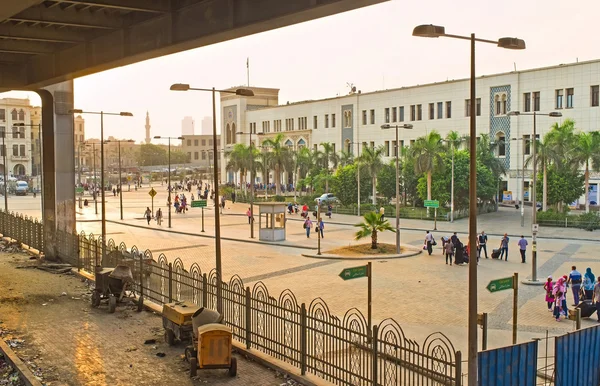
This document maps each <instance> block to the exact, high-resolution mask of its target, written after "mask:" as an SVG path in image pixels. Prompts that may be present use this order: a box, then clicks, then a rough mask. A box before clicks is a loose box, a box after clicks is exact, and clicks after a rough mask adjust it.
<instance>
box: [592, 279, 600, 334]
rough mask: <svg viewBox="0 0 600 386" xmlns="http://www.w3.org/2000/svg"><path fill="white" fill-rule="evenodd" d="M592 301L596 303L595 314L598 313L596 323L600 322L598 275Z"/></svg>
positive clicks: (599, 284)
mask: <svg viewBox="0 0 600 386" xmlns="http://www.w3.org/2000/svg"><path fill="white" fill-rule="evenodd" d="M592 303H596V314H598V323H600V276H598V282H597V283H596V285H595V286H594V294H593V296H592Z"/></svg>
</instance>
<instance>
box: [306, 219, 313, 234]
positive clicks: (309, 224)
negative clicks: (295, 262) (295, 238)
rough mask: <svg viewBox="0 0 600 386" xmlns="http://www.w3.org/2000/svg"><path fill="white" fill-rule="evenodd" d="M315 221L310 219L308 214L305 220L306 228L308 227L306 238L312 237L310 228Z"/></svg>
mask: <svg viewBox="0 0 600 386" xmlns="http://www.w3.org/2000/svg"><path fill="white" fill-rule="evenodd" d="M312 226H313V223H312V221H310V216H306V220H304V229H306V238H307V239H308V238H310V228H312Z"/></svg>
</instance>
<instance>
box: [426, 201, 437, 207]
mask: <svg viewBox="0 0 600 386" xmlns="http://www.w3.org/2000/svg"><path fill="white" fill-rule="evenodd" d="M424 206H425V208H439V207H440V202H439V201H438V200H425V201H424Z"/></svg>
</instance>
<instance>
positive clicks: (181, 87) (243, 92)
mask: <svg viewBox="0 0 600 386" xmlns="http://www.w3.org/2000/svg"><path fill="white" fill-rule="evenodd" d="M170 90H171V91H207V92H211V93H212V113H213V163H214V166H215V173H214V176H213V184H214V188H215V203H218V202H219V173H218V171H217V166H218V159H217V157H218V156H217V154H218V152H217V102H216V93H217V92H219V93H227V94H235V95H239V96H246V97H251V96H254V92H253V91H252V90H250V89H246V88H238V89H236V90H217V89H215V88H214V87H213V88H212V89H209V88H196V87H190V85H189V84H185V83H175V84H173V85H171V88H170ZM215 265H216V266H215V269H216V271H217V272H216V273H217V311H218V312H219V313H220V314H222V313H223V277H222V275H223V271H222V267H221V220H220V217H219V210H218V209H217V208H216V205H215Z"/></svg>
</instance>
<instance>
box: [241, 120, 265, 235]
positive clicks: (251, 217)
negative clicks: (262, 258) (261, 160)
mask: <svg viewBox="0 0 600 386" xmlns="http://www.w3.org/2000/svg"><path fill="white" fill-rule="evenodd" d="M252 131H253V130H250V132H249V133H244V132H243V131H238V132H237V133H235V134H237V135H243V134H249V135H250V157H251V162H252V163H251V166H250V238H251V239H253V238H254V150H253V148H254V144H253V143H252ZM255 134H256V135H261V134H262V133H255Z"/></svg>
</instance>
